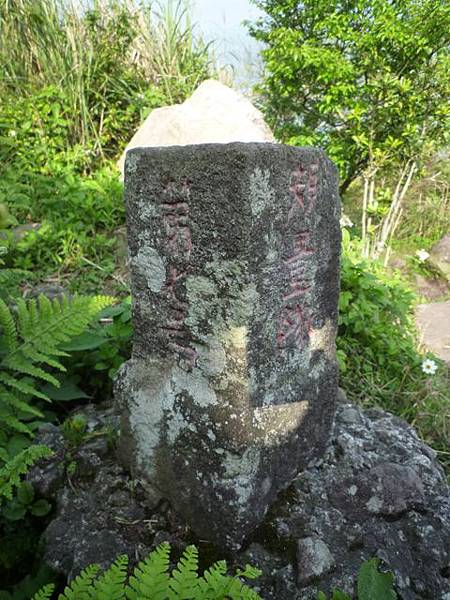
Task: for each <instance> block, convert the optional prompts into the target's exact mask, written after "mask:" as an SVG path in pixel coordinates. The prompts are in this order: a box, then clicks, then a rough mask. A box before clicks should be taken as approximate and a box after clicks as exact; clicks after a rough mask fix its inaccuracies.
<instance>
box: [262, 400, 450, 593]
mask: <svg viewBox="0 0 450 600" xmlns="http://www.w3.org/2000/svg"><path fill="white" fill-rule="evenodd" d="M265 527H266V529H265V530H261V531H260V536H262V540H264V539H268V540H270V545H271V546H273V547H277V548H279V549H280V548H284V549H285V551H284V554H285V556H286V559H288V560H289V562H290V565H291V567H288V566H286V567H285V568H284V570H283V571H282V573H281V575H280V574H278V576H274V577H273V579H272V582H271V584H270V585H271V588H270V592H268V595H266V596H264V598H277V599H278V598H280V600H281V598H284V597H285V598H292V599H295V600H303V599H304V600H310V599H311V600H313V599H315V598H316V594H317V592H318V591H319V590H323V591H325V592H331V590H332V589H333V588H338V589H341V590H342V591H345V592H347V593H349V594H352V593H353V592H354V589H355V587H354V585H355V575H356V573H357V571H358V569H359V567H360V565H361V563H362V562H363V561H364V560H367V559H369V558H372V557H379V558H380V559H382V561H383V563H384V565H383V566H384V567H385V568H386V569H389V570H391V571H392V572H393V573H394V575H395V581H396V588H397V592H398V594H399V597H400V598H402V599H403V600H425V599H430V600H432V599H433V600H437V599H442V600H448V599H449V598H450V581H449V577H448V565H449V564H450V498H449V488H448V485H447V482H446V479H445V475H444V473H443V471H442V468H441V467H440V466H439V465H438V463H437V461H436V458H435V454H434V452H433V451H432V450H431V449H430V448H429V447H428V446H426V445H425V444H424V443H423V442H421V441H420V440H419V439H418V438H417V436H416V434H415V432H414V430H413V429H412V428H411V427H409V426H408V425H407V424H406V423H404V422H403V421H402V420H400V419H398V418H396V417H394V416H392V415H389V414H388V413H384V412H382V411H379V410H375V409H372V410H367V411H363V410H362V409H359V408H357V407H355V406H352V405H350V404H342V405H339V407H338V411H337V415H336V424H335V430H334V434H333V437H332V441H331V444H330V446H329V448H328V450H327V452H326V454H325V456H324V457H323V459H322V460H320V461H318V462H317V463H316V464H315V465H310V466H309V467H308V468H307V469H306V470H305V471H303V472H302V473H301V474H300V475H299V476H298V477H297V478H296V479H295V481H294V483H293V485H292V487H291V489H290V494H288V495H286V496H285V497H284V498H283V499H280V500H279V501H278V503H277V504H276V506H275V507H273V508H272V510H271V513H270V517H269V518H268V519H267V520H266V522H265ZM268 532H270V535H269V533H268ZM272 536H274V537H275V541H274V540H273V537H272ZM260 541H261V540H260ZM262 543H263V544H264V541H262ZM295 543H296V544H297V552H296V559H295V562H291V561H292V560H293V557H292V551H290V550H289V549H291V548H292V547H293V544H295ZM280 580H281V582H282V585H283V586H284V588H285V589H292V584H293V582H295V581H297V583H298V589H297V590H296V592H295V593H292V595H289V596H283V595H279V592H278V590H279V589H280ZM289 586H290V587H289ZM446 594H448V595H446Z"/></svg>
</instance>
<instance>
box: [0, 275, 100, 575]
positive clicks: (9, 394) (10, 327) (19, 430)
mask: <svg viewBox="0 0 450 600" xmlns="http://www.w3.org/2000/svg"><path fill="white" fill-rule="evenodd" d="M0 273H1V271H0ZM111 302H112V299H111V298H107V297H100V296H99V297H95V298H86V297H73V298H71V299H70V300H69V299H66V298H63V299H62V300H53V301H50V300H48V299H47V298H45V297H43V296H41V297H40V298H39V300H30V301H28V302H26V301H24V300H22V299H15V306H14V309H11V308H9V307H8V306H7V304H6V303H5V302H4V301H3V300H1V299H0V528H1V530H2V538H3V540H4V542H5V543H4V544H3V545H2V548H1V549H0V579H1V580H2V584H3V585H8V582H9V581H11V579H10V578H11V577H13V579H12V581H11V583H13V582H15V581H17V579H15V578H16V577H19V578H20V577H21V576H23V575H26V574H27V573H28V572H29V570H30V565H31V562H30V561H33V559H35V557H36V546H37V542H38V538H39V533H40V532H39V525H37V524H36V523H35V521H37V520H38V518H40V517H43V516H45V515H46V514H47V513H48V511H49V510H50V505H49V504H48V502H47V501H46V500H44V499H39V498H35V497H34V491H33V489H32V488H31V486H30V485H29V484H27V483H26V482H23V481H22V477H23V475H25V474H26V473H27V471H28V470H29V468H30V467H31V466H32V465H33V464H35V463H36V461H38V460H40V459H42V458H47V457H48V456H50V455H51V451H50V450H49V449H48V448H46V447H45V446H42V445H30V444H31V442H32V437H33V432H34V430H35V429H36V428H37V427H38V426H39V425H40V424H41V423H42V422H43V421H44V420H46V419H48V418H49V414H48V412H47V411H46V410H45V405H46V404H47V402H49V401H50V398H49V395H48V394H47V393H46V391H47V388H48V389H57V388H58V386H60V380H59V379H58V378H57V377H56V376H55V374H57V373H59V374H61V373H62V372H64V371H65V367H64V365H63V364H62V363H61V359H62V358H64V357H66V356H68V355H67V353H66V352H64V351H63V350H61V345H62V344H63V343H68V342H69V341H70V340H71V339H73V338H74V337H76V336H78V335H79V334H81V333H82V331H83V330H85V329H86V327H87V325H88V324H89V322H90V321H91V320H92V319H93V318H94V317H95V316H96V315H97V314H98V313H99V311H101V309H102V308H104V307H105V306H107V305H108V304H110V303H111ZM16 521H20V526H17V524H15V522H16ZM24 568H25V569H26V570H25V572H24V571H23V569H24ZM3 569H6V573H5V574H4V572H3ZM24 585H25V584H24Z"/></svg>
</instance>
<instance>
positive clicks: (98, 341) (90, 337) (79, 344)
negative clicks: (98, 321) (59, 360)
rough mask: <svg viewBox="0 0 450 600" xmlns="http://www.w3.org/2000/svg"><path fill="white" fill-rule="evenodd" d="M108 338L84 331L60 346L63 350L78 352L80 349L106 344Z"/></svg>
mask: <svg viewBox="0 0 450 600" xmlns="http://www.w3.org/2000/svg"><path fill="white" fill-rule="evenodd" d="M107 341H108V338H106V337H105V336H103V335H99V334H98V333H92V332H89V331H86V332H85V333H82V334H81V335H78V336H77V337H74V338H73V339H72V340H70V342H67V343H65V344H63V345H62V346H61V347H60V348H61V350H63V351H64V352H80V351H82V350H95V349H96V348H99V347H100V346H103V344H106V342H107Z"/></svg>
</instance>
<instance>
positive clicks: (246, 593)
mask: <svg viewBox="0 0 450 600" xmlns="http://www.w3.org/2000/svg"><path fill="white" fill-rule="evenodd" d="M169 561H170V545H169V544H168V543H163V544H161V545H160V546H158V548H156V550H153V552H151V553H150V555H149V556H148V557H147V558H146V559H145V560H143V561H141V562H140V563H139V564H138V565H137V567H136V568H135V569H134V571H133V575H132V576H131V577H130V578H129V581H128V584H127V583H126V572H127V565H128V559H127V557H126V556H120V557H119V558H118V559H117V560H116V562H115V563H114V564H113V565H112V566H111V567H110V568H109V569H108V570H107V571H105V572H104V573H103V575H101V576H100V577H99V578H98V579H96V578H97V575H98V571H99V567H98V565H90V566H89V567H87V568H86V569H84V571H83V572H82V573H81V574H80V575H79V576H78V577H77V578H76V579H75V580H74V581H73V582H72V583H71V585H70V586H69V587H67V588H66V589H65V590H64V593H63V594H60V595H59V596H58V600H226V599H231V600H261V598H260V596H258V594H257V593H256V592H255V591H254V590H252V589H251V588H249V587H247V586H246V585H245V584H244V583H243V582H242V581H241V578H247V579H254V578H255V577H258V576H259V575H260V571H258V569H255V568H253V567H250V566H249V565H247V567H246V568H245V570H244V571H238V572H237V573H236V575H235V576H234V577H231V576H228V575H227V574H226V571H227V565H226V563H225V561H220V562H217V563H215V564H214V565H213V566H212V567H211V568H210V569H209V570H208V571H206V572H205V574H204V576H203V577H201V578H199V576H198V573H197V569H198V550H197V548H196V547H195V546H188V547H187V548H186V550H185V551H184V553H183V555H182V557H181V558H180V560H179V562H178V564H177V566H176V568H175V570H174V571H173V572H172V574H171V575H170V574H169ZM49 589H50V588H49V586H46V588H43V590H41V592H38V594H36V595H35V596H34V597H33V599H32V600H50V597H51V592H49ZM39 594H41V595H39Z"/></svg>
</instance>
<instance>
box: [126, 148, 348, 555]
mask: <svg viewBox="0 0 450 600" xmlns="http://www.w3.org/2000/svg"><path fill="white" fill-rule="evenodd" d="M126 205H127V207H126V208H127V225H128V241H129V246H130V259H131V261H130V262H131V275H132V295H133V301H134V310H133V312H134V326H135V332H136V333H135V338H134V347H133V357H132V360H130V361H129V362H128V363H127V364H126V365H125V366H124V367H123V368H122V370H121V372H120V374H119V377H118V380H117V385H116V396H117V399H118V402H119V405H120V406H121V410H122V412H123V432H122V449H123V454H124V455H126V460H127V461H128V463H129V464H130V465H131V466H132V467H133V471H134V473H135V474H136V475H137V476H138V477H139V478H141V479H142V480H143V481H144V482H145V483H146V485H147V488H148V489H149V493H150V491H151V493H152V494H153V496H154V497H155V499H156V498H159V497H166V498H168V499H169V500H170V502H171V503H172V504H173V505H174V507H175V508H176V509H177V510H178V511H179V512H180V513H181V514H182V515H183V516H184V517H185V518H186V520H187V521H188V523H189V524H190V525H191V526H192V528H193V529H194V530H195V531H196V532H197V534H198V535H200V536H202V537H203V538H204V539H209V540H211V541H218V542H220V543H221V544H225V545H227V546H230V547H233V546H234V545H236V544H239V543H241V542H242V540H243V539H244V537H245V536H246V535H248V534H249V533H250V532H251V531H252V529H253V528H254V527H255V526H256V525H257V524H258V523H259V522H260V521H261V519H262V518H263V516H264V514H265V512H266V509H267V507H268V506H269V504H270V503H271V502H272V501H273V499H274V498H275V496H276V494H277V492H278V491H279V490H280V489H282V488H284V487H286V485H288V484H289V482H290V481H291V480H292V478H293V477H294V476H295V475H296V473H297V472H298V471H299V469H301V468H302V467H304V466H305V465H306V464H307V463H308V461H309V460H311V459H312V458H314V457H317V456H320V454H321V453H322V452H323V449H324V447H325V444H326V441H327V438H328V434H329V431H330V427H331V423H332V419H333V415H334V410H335V400H336V394H337V368H336V361H335V348H334V338H335V332H336V319H337V297H338V287H339V286H338V273H339V265H338V262H339V245H340V244H339V242H340V229H339V200H338V196H337V187H336V174H335V169H334V167H333V165H332V164H331V163H330V161H328V159H327V158H326V157H325V156H324V155H323V153H321V152H320V151H316V150H313V149H301V148H293V147H287V146H281V145H274V144H240V143H236V144H228V145H223V144H210V145H209V144H208V145H200V146H195V147H194V146H188V147H170V148H157V149H137V150H132V151H131V152H129V153H128V158H127V168H126ZM194 499H195V501H194Z"/></svg>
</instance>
